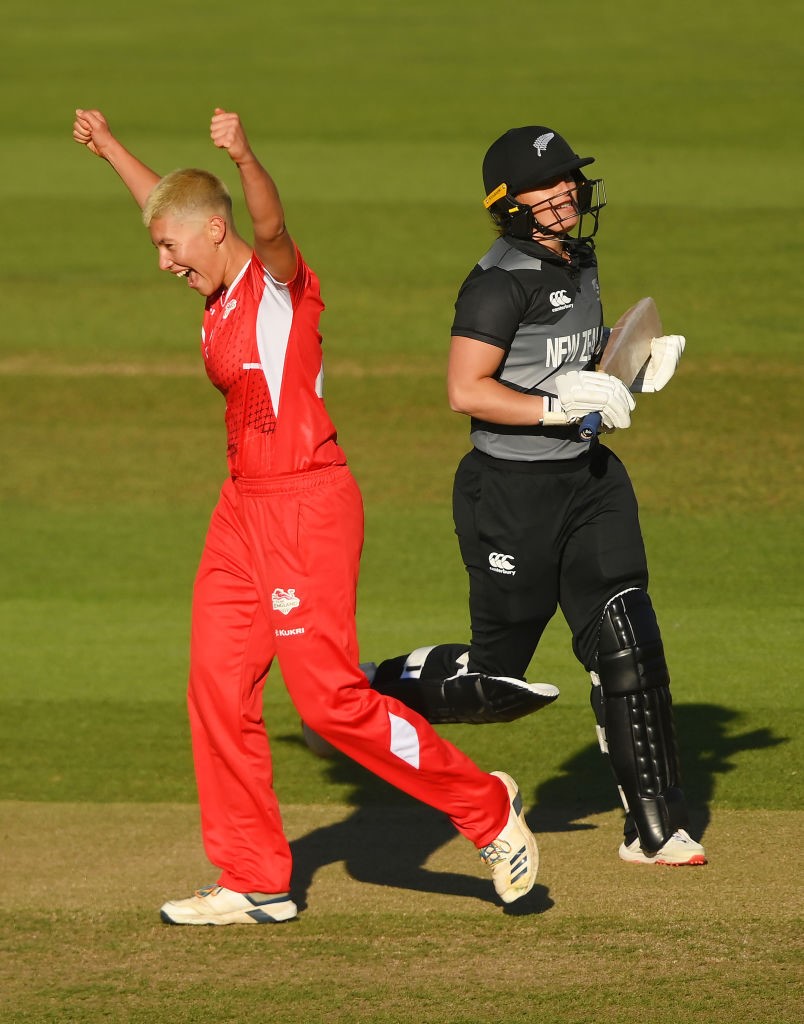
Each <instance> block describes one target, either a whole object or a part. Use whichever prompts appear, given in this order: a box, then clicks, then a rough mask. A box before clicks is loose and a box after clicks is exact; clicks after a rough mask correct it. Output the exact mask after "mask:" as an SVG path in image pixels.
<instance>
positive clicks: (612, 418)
mask: <svg viewBox="0 0 804 1024" xmlns="http://www.w3.org/2000/svg"><path fill="white" fill-rule="evenodd" d="M556 390H557V391H558V398H559V401H560V402H561V408H562V409H563V410H564V412H565V413H566V416H567V420H568V421H569V422H570V423H577V422H579V421H580V420H582V419H583V418H584V416H586V414H587V413H590V412H599V413H600V416H601V419H602V420H603V425H604V426H605V427H608V429H609V430H614V429H617V430H625V428H626V427H630V426H631V410H632V409H633V408H634V406H635V402H634V399H633V398H632V397H631V392H630V391H629V390H628V388H627V387H626V386H625V384H623V382H622V381H621V380H620V379H619V378H617V377H612V376H611V375H610V374H608V373H594V372H593V371H592V370H571V371H570V372H569V373H563V374H561V376H560V377H556Z"/></svg>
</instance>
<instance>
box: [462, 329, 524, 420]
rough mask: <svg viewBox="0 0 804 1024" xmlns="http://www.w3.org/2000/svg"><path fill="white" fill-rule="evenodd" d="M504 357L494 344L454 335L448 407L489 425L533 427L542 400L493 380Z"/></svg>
mask: <svg viewBox="0 0 804 1024" xmlns="http://www.w3.org/2000/svg"><path fill="white" fill-rule="evenodd" d="M503 355H504V353H503V350H502V349H500V348H497V346H496V345H488V344H486V342H484V341H477V340H476V339H475V338H463V337H460V336H458V335H453V337H452V342H451V344H450V350H449V365H448V368H447V397H448V399H449V404H450V408H451V409H452V410H453V412H461V413H464V414H465V415H467V416H474V417H476V418H477V419H480V420H487V421H489V422H490V423H504V424H507V425H509V426H532V425H534V424H536V423H538V422H539V420H541V418H542V416H543V414H544V401H543V400H542V398H540V397H539V396H538V395H526V394H524V393H523V392H519V391H513V390H512V389H511V388H507V387H505V385H504V384H500V382H499V381H498V380H495V378H494V374H495V373H496V372H497V370H498V369H499V366H500V363H501V362H502V358H503Z"/></svg>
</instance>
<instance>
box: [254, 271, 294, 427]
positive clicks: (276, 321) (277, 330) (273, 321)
mask: <svg viewBox="0 0 804 1024" xmlns="http://www.w3.org/2000/svg"><path fill="white" fill-rule="evenodd" d="M292 323H293V304H292V302H291V299H290V290H289V289H288V288H287V287H286V286H285V285H281V284H277V282H276V281H274V280H273V278H272V277H270V276H269V275H268V274H266V275H265V291H264V292H263V293H262V298H261V299H260V307H259V309H258V310H257V350H258V351H259V353H260V362H261V363H262V370H263V373H264V374H265V379H266V381H267V382H268V391H269V393H270V395H271V404H272V405H273V407H274V416H278V415H279V398H280V395H281V392H282V375H283V373H284V372H285V355H286V354H287V350H288V341H289V340H290V327H291V324H292Z"/></svg>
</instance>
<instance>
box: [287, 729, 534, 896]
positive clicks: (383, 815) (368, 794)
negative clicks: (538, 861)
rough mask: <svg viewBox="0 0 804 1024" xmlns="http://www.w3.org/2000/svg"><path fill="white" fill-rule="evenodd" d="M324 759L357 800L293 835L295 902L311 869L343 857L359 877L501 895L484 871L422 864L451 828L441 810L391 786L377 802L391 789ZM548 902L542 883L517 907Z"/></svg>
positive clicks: (420, 888) (353, 767)
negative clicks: (347, 811) (387, 798)
mask: <svg viewBox="0 0 804 1024" xmlns="http://www.w3.org/2000/svg"><path fill="white" fill-rule="evenodd" d="M298 742H302V741H301V740H298ZM327 767H328V774H330V775H331V778H332V781H333V782H339V783H350V784H351V785H353V786H354V789H355V792H354V794H353V800H354V802H355V803H356V804H357V807H356V808H355V810H354V812H353V813H352V814H351V815H350V816H349V817H348V818H346V819H345V820H344V821H340V822H337V823H335V824H333V825H326V826H324V827H322V828H318V829H315V830H314V831H313V832H310V833H308V834H307V835H306V836H303V837H302V838H300V839H297V840H295V841H294V842H292V843H291V848H292V851H293V887H292V888H293V892H292V895H293V898H294V900H295V901H296V903H297V904H298V905H299V907H300V908H303V907H305V906H306V903H307V900H306V896H307V892H308V890H309V888H310V885H311V884H312V881H313V878H314V876H315V874H316V872H318V871H319V870H320V869H321V868H323V867H325V866H326V865H327V864H334V863H341V862H342V863H343V864H344V865H345V866H346V870H347V871H348V872H349V874H350V875H351V876H352V878H354V879H356V880H357V881H360V882H369V883H371V884H372V885H382V886H391V887H393V888H396V889H409V890H412V891H415V892H422V893H440V894H442V895H445V896H458V897H463V898H466V899H475V900H480V901H482V902H484V903H498V902H499V901H498V899H497V897H496V896H495V894H494V889H493V887H492V884H491V876H490V875H489V876H488V878H476V877H473V876H471V875H465V874H460V873H458V872H452V871H438V870H434V869H431V868H429V867H425V865H426V863H427V861H428V860H429V858H430V857H431V856H432V854H434V853H435V852H436V851H437V850H438V849H440V848H441V847H442V846H444V845H445V844H446V843H448V842H449V841H450V840H452V839H454V838H455V836H456V834H457V833H456V831H455V829H454V827H453V826H452V824H451V823H450V822H449V820H448V819H447V818H446V817H445V816H444V815H443V814H442V813H441V812H440V811H436V810H433V809H432V808H430V807H427V806H425V805H424V804H421V803H419V802H418V801H415V800H413V799H411V798H406V801H407V802H404V803H400V802H398V800H399V797H398V794H397V793H396V792H394V797H395V801H394V804H393V805H392V806H383V805H382V804H381V803H378V795H380V794H381V793H382V790H383V789H385V790H386V791H387V790H389V789H390V787H389V786H388V785H387V784H386V783H384V782H382V781H381V780H380V779H377V778H375V777H374V776H372V775H370V774H369V773H368V772H366V771H365V769H363V768H361V767H360V766H359V765H357V764H354V763H353V762H351V761H348V760H347V759H346V758H344V757H337V758H333V759H332V761H330V762H328V766H327ZM552 905H553V901H552V900H551V899H550V897H549V896H548V894H547V889H546V888H545V887H544V886H541V885H536V886H535V887H534V889H533V890H532V891H531V892H530V893H529V894H528V896H527V897H524V898H523V899H520V900H518V901H517V908H518V913H519V914H540V913H543V912H544V911H545V910H548V909H549V908H550V907H552ZM505 910H506V911H508V910H510V908H509V907H506V908H505Z"/></svg>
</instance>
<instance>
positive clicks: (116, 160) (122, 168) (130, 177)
mask: <svg viewBox="0 0 804 1024" xmlns="http://www.w3.org/2000/svg"><path fill="white" fill-rule="evenodd" d="M73 138H74V139H75V141H76V142H78V143H80V144H81V145H83V146H86V147H87V149H88V150H89V151H90V153H94V154H95V156H99V157H101V159H103V160H106V161H107V162H108V163H109V164H110V165H111V166H112V167H113V168H114V169H115V171H117V173H118V175H119V176H120V178H121V180H122V181H123V184H124V185H125V186H126V188H127V189H128V190H129V192H130V193H131V194H132V196H133V197H134V199H135V201H136V203H137V205H138V206H139V207H140V209H142V207H143V206H144V205H145V200H146V199H147V198H148V193H149V192H150V191H151V189H152V188H153V187H154V185H155V184H156V183H157V182H158V181H159V175H158V174H157V173H156V172H155V171H152V170H151V168H150V167H147V166H146V165H145V164H144V163H143V162H142V161H141V160H138V159H137V157H135V156H134V154H133V153H131V152H129V150H127V149H126V148H125V146H123V145H122V144H121V143H120V142H119V140H118V139H117V138H115V136H114V135H113V134H112V131H111V129H110V128H109V123H108V121H107V120H106V118H105V117H104V115H103V114H102V113H101V112H100V110H81V109H78V110H76V112H75V121H74V123H73Z"/></svg>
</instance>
